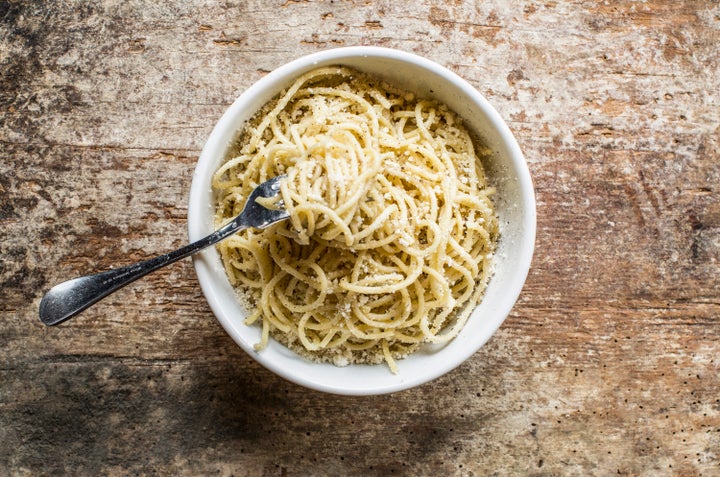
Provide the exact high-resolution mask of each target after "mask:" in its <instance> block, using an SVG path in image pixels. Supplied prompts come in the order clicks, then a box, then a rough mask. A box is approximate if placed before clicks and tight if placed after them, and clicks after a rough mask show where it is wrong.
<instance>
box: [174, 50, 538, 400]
mask: <svg viewBox="0 0 720 477" xmlns="http://www.w3.org/2000/svg"><path fill="white" fill-rule="evenodd" d="M349 50H353V49H352V48H350V49H339V50H330V51H329V52H324V53H323V54H316V55H311V57H306V58H302V59H300V60H296V61H295V62H292V63H289V64H288V65H285V66H283V67H280V68H278V69H277V70H275V71H273V72H272V73H270V74H269V75H268V76H266V77H265V78H264V79H263V80H261V81H260V82H258V83H256V84H255V85H254V86H253V87H251V88H250V89H248V90H247V91H246V92H245V93H244V94H243V95H242V96H241V97H240V98H238V100H237V101H236V102H235V103H234V104H233V105H232V106H231V107H230V108H229V109H228V111H227V112H226V114H225V115H224V116H223V117H222V118H221V120H220V121H219V122H218V125H217V126H216V128H215V129H214V130H213V133H212V134H211V137H210V138H209V139H208V142H207V144H206V147H205V148H204V149H203V152H202V154H201V157H200V161H199V163H198V168H197V171H196V175H195V177H194V179H193V189H192V190H191V207H190V211H189V217H188V222H189V228H190V236H191V237H190V238H191V240H196V239H198V238H201V237H202V236H204V235H206V234H208V233H210V232H211V231H212V229H213V224H212V215H213V213H214V210H213V209H214V198H213V194H212V190H211V189H210V183H211V178H212V173H213V172H214V171H215V170H216V169H217V168H218V167H219V166H220V164H221V163H222V161H223V160H224V158H225V156H226V154H227V152H228V149H229V147H230V146H231V143H232V141H233V139H234V138H235V137H236V134H237V131H238V130H239V129H240V128H241V127H242V126H243V125H244V123H245V121H247V120H248V119H249V118H250V117H251V116H252V114H253V112H254V111H256V110H258V109H259V108H260V107H262V106H263V105H264V104H265V103H266V102H267V101H269V100H270V99H272V98H273V97H274V96H275V95H276V94H277V92H278V91H280V90H281V89H283V88H285V87H286V86H288V85H289V84H290V83H291V82H292V81H293V80H294V79H295V78H296V77H297V76H299V75H301V74H303V73H304V72H306V71H309V70H311V69H314V68H317V67H320V66H327V65H337V64H341V65H346V66H349V67H353V68H356V69H358V70H361V71H365V72H367V73H370V74H374V75H377V76H380V77H382V78H384V79H386V80H387V81H389V82H391V83H392V84H395V85H396V86H398V87H400V88H403V89H407V90H411V91H414V92H416V94H418V95H420V96H423V97H431V98H434V99H436V100H438V101H440V102H443V103H445V104H446V105H448V107H449V108H450V109H452V110H453V111H455V112H456V113H458V114H459V115H460V116H461V117H462V118H463V120H464V121H465V124H466V126H467V127H468V128H469V129H470V130H471V131H472V132H474V133H475V134H477V135H478V136H479V137H480V138H481V139H482V140H483V141H484V142H485V143H486V145H487V146H488V147H489V148H490V149H491V150H492V151H493V155H492V157H490V158H489V162H488V164H486V167H487V168H488V172H489V174H490V177H491V181H492V183H493V184H494V185H495V186H496V187H497V189H498V193H497V196H496V209H497V211H498V215H499V216H500V219H501V222H502V229H501V231H502V237H501V241H500V244H499V249H498V253H497V256H496V273H495V276H494V277H493V278H492V280H491V282H490V284H489V286H488V289H487V292H486V295H485V299H484V300H483V302H482V303H481V305H480V306H479V307H478V308H477V309H476V310H475V311H474V312H473V315H472V317H471V319H470V320H469V321H468V323H467V325H466V326H465V328H464V330H463V331H462V332H461V333H460V335H459V336H458V337H456V338H455V339H454V340H452V341H451V342H450V343H448V344H447V345H446V346H445V347H444V348H443V349H442V351H441V353H442V358H440V359H438V358H439V357H438V356H436V355H434V354H432V353H431V352H429V350H426V351H425V352H423V351H420V352H418V353H415V354H413V355H411V356H410V357H408V358H406V359H404V360H401V361H400V362H399V368H400V372H399V374H397V375H393V374H392V373H390V372H389V370H388V369H387V367H386V366H362V365H351V366H348V367H345V368H339V367H336V366H334V365H332V364H327V363H322V364H320V363H311V362H309V361H307V360H306V359H304V358H301V357H299V356H297V355H295V354H294V353H293V352H291V351H289V350H288V349H287V348H285V347H284V346H282V345H280V344H279V343H277V342H275V341H274V340H271V342H270V344H269V346H268V348H267V349H265V350H263V351H261V352H256V351H255V350H254V349H253V345H254V344H255V343H257V342H259V340H260V331H259V329H258V328H257V327H248V326H245V325H244V324H243V318H244V316H245V310H243V309H242V308H241V306H240V305H239V303H238V301H237V299H236V295H235V291H234V290H233V288H232V287H231V286H230V284H229V282H228V280H227V278H226V276H225V272H224V270H223V268H222V263H221V261H220V257H219V254H218V253H217V251H216V250H215V249H214V248H210V249H206V250H205V251H204V252H203V253H202V254H199V255H197V256H196V257H195V265H196V270H197V273H198V277H199V279H200V282H201V286H202V289H203V293H204V294H205V295H206V297H207V299H208V302H209V303H210V306H211V307H212V309H213V312H214V313H215V315H216V316H217V317H218V320H219V321H220V322H221V324H222V325H223V327H224V328H225V330H226V331H227V332H228V334H230V336H231V337H232V338H233V339H234V340H235V341H236V342H237V343H238V345H240V346H241V347H242V348H243V349H244V350H245V351H246V352H248V353H249V354H251V355H252V356H253V357H254V358H255V359H256V360H257V361H258V362H260V363H261V364H262V365H263V366H265V367H267V368H268V369H270V370H272V371H274V372H275V373H277V374H279V375H280V376H283V377H285V378H286V379H288V380H290V381H293V382H296V383H298V384H301V385H304V386H307V387H310V388H314V389H319V390H323V391H327V392H334V393H342V394H379V393H384V392H392V391H397V390H400V389H406V388H409V387H412V386H415V385H418V384H421V383H423V382H426V381H429V380H431V379H434V378H436V377H438V376H440V375H442V374H444V373H445V372H447V371H449V370H451V369H453V368H454V367H456V366H457V365H459V364H460V363H461V362H462V361H464V360H465V359H466V358H467V357H469V356H470V355H472V354H473V353H474V352H475V351H477V349H479V348H480V347H481V346H482V344H484V343H485V342H486V341H487V340H488V339H489V338H490V336H492V334H493V333H494V332H495V330H496V329H497V328H498V327H499V326H500V324H501V323H502V321H503V320H504V319H505V317H506V316H507V314H508V313H509V311H510V309H511V308H512V305H513V304H514V302H515V300H516V298H517V294H519V291H520V288H521V287H522V283H523V282H524V279H525V274H526V268H527V267H526V266H525V267H524V268H525V270H523V264H524V261H527V263H529V259H528V258H527V256H526V253H525V252H522V253H518V251H520V249H521V248H522V244H523V241H525V242H526V241H527V236H525V237H524V236H523V232H524V231H525V230H523V229H524V228H525V225H527V224H528V223H529V220H528V219H529V217H527V212H526V208H527V204H526V203H524V202H523V195H522V190H521V187H522V185H523V184H521V182H520V181H519V180H518V179H517V177H518V176H521V177H522V176H523V174H522V172H523V171H522V170H521V169H522V167H525V166H524V160H523V158H522V154H521V153H520V151H519V149H518V148H517V144H516V143H515V140H514V138H513V137H512V135H511V134H510V132H509V130H508V129H507V126H505V124H504V123H503V122H502V120H501V119H500V118H499V116H498V115H497V113H496V112H495V111H494V110H493V109H492V107H491V106H490V105H489V104H487V102H486V101H485V100H484V98H482V96H481V95H480V94H479V93H477V91H475V90H474V89H473V88H472V87H470V86H469V85H468V84H467V83H465V82H464V81H463V80H460V79H459V78H458V77H456V76H455V75H454V74H453V73H450V72H449V71H448V70H446V69H444V68H442V67H440V66H438V65H436V64H435V63H432V62H429V61H427V60H424V59H422V58H419V57H415V56H414V55H408V54H404V53H401V52H395V51H394V50H384V49H373V48H370V49H365V50H363V51H364V53H365V54H363V55H357V54H356V52H353V51H349ZM468 97H469V98H471V100H470V101H469V100H468ZM508 158H510V159H508ZM533 210H534V206H533ZM202 211H206V213H204V214H203V213H202ZM533 226H534V222H533ZM532 238H533V239H534V229H533V237H532ZM525 245H526V244H525ZM518 269H520V270H522V273H521V275H520V276H518V275H517V274H513V273H507V272H506V271H507V270H518Z"/></svg>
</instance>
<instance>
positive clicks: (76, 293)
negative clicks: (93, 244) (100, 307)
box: [40, 176, 288, 326]
mask: <svg viewBox="0 0 720 477" xmlns="http://www.w3.org/2000/svg"><path fill="white" fill-rule="evenodd" d="M284 177H285V176H278V177H275V178H273V179H270V180H269V181H266V182H263V183H262V184H260V185H259V186H257V187H256V188H255V189H254V190H253V191H252V192H251V193H250V196H249V197H248V200H247V203H246V204H245V208H244V209H243V211H242V212H240V215H238V216H237V217H235V218H234V219H233V220H232V221H231V222H230V223H228V224H227V225H225V226H223V227H222V228H220V229H218V230H216V231H215V232H213V233H212V234H210V235H208V236H207V237H205V238H202V239H200V240H198V241H197V242H194V243H191V244H190V245H186V246H184V247H182V248H180V249H178V250H175V251H174V252H170V253H167V254H165V255H160V256H159V257H155V258H151V259H149V260H145V261H144V262H139V263H135V264H133V265H128V266H126V267H122V268H116V269H113V270H108V271H106V272H101V273H96V274H94V275H87V276H84V277H79V278H75V279H72V280H68V281H66V282H63V283H60V284H59V285H55V286H54V287H53V288H51V289H50V291H48V292H47V293H46V294H45V296H44V297H43V298H42V300H41V301H40V321H42V322H43V323H45V324H46V325H48V326H51V325H57V324H59V323H62V322H63V321H66V320H69V319H70V318H72V317H73V316H75V315H77V314H78V313H80V312H81V311H83V310H85V309H87V308H88V307H90V306H91V305H93V304H95V303H97V302H98V301H99V300H101V299H103V298H105V297H106V296H108V295H110V294H111V293H113V292H115V291H117V290H119V289H120V288H122V287H124V286H125V285H127V284H129V283H132V282H134V281H135V280H137V279H138V278H141V277H144V276H145V275H147V274H148V273H150V272H153V271H155V270H157V269H158V268H162V267H164V266H165V265H169V264H171V263H174V262H177V261H178V260H180V259H183V258H185V257H188V256H190V255H192V254H194V253H196V252H199V251H200V250H202V249H204V248H206V247H209V246H210V245H214V244H216V243H218V242H219V241H221V240H223V239H225V238H227V237H229V236H230V235H232V234H234V233H235V232H238V231H240V230H243V229H246V228H250V227H254V228H257V229H264V228H265V227H268V226H270V225H272V224H274V223H276V222H279V221H281V220H284V219H287V218H288V213H287V211H286V210H284V209H278V210H271V209H267V208H265V207H263V206H262V205H260V204H259V203H257V202H256V199H258V198H261V197H275V196H276V195H277V194H278V192H279V191H280V180H281V179H283V178H284Z"/></svg>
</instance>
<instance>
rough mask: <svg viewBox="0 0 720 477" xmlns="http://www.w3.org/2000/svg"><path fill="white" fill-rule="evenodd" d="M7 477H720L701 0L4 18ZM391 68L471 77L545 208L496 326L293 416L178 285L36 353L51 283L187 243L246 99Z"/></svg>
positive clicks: (1, 455) (1, 107) (112, 5)
mask: <svg viewBox="0 0 720 477" xmlns="http://www.w3.org/2000/svg"><path fill="white" fill-rule="evenodd" d="M0 22H1V23H0V220H1V221H2V223H1V226H0V253H1V256H0V260H1V261H0V282H1V283H2V288H1V290H0V313H1V317H2V318H1V319H0V475H61V474H71V475H102V474H118V475H126V474H133V473H137V474H161V475H168V474H172V475H180V474H187V475H213V474H218V475H249V476H254V475H291V476H292V475H295V476H304V475H358V476H359V475H363V476H364V475H468V476H469V475H476V476H479V475H652V476H661V475H692V476H699V475H704V476H709V475H720V276H719V272H720V269H719V262H720V200H719V199H718V188H719V182H720V154H719V153H718V147H719V146H720V93H719V91H720V79H719V78H720V66H719V65H720V6H719V4H718V2H717V1H710V0H708V1H686V2H675V1H659V0H648V1H646V2H631V1H625V0H621V1H613V2H604V3H600V2H597V3H595V2H579V1H546V2H542V1H519V2H504V1H499V0H493V1H488V2H460V1H455V2H445V1H431V0H419V1H404V2H392V1H387V0H366V1H355V2H346V1H335V2H332V1H331V2H314V1H303V2H299V1H287V2H283V1H281V2H277V1H269V2H266V1H264V0H263V1H258V0H255V1H248V2H233V1H228V2H217V3H216V2H210V1H205V2H183V1H171V2H155V1H143V0H129V1H111V0H105V1H101V0H98V1H94V2H84V1H83V2H81V1H62V2H61V1H50V2H34V1H26V2H14V1H11V2H2V3H0ZM348 45H382V46H389V47H395V48H399V49H403V50H407V51H412V52H416V53H419V54H422V55H424V56H426V57H428V58H430V59H432V60H435V61H437V62H439V63H441V64H444V65H446V66H448V67H449V68H450V69H452V70H454V71H456V72H457V73H459V74H460V75H462V76H464V77H465V78H466V79H468V80H469V81H470V82H471V83H472V84H473V85H474V86H476V87H477V88H478V90H479V91H481V92H482V93H483V94H484V95H485V96H486V97H487V98H488V99H489V100H490V101H491V102H492V103H493V104H494V105H495V107H496V108H497V109H498V110H499V111H500V113H501V114H502V116H503V117H505V118H506V119H507V121H508V123H509V125H510V127H511V129H512V130H513V131H514V133H515V134H516V136H517V138H518V141H519V142H520V145H521V147H522V149H523V151H524V152H525V154H526V156H527V160H528V163H529V165H530V169H531V172H532V175H533V178H534V181H535V185H536V188H537V198H538V205H539V209H538V213H539V218H538V227H539V228H538V238H537V251H536V255H535V259H534V262H533V268H532V271H531V273H530V276H529V278H528V281H527V284H526V287H525V289H524V292H523V294H522V297H521V299H520V301H519V303H518V304H517V306H516V307H515V309H514V310H513V312H512V314H511V315H510V317H509V318H508V319H507V321H506V322H505V324H504V325H503V327H502V328H501V329H500V331H499V332H498V333H497V335H496V336H495V337H493V339H492V340H491V341H490V343H489V344H488V345H487V346H486V347H485V348H483V349H482V350H481V351H480V352H478V353H477V354H476V355H475V356H473V358H472V359H470V360H469V361H468V362H467V363H465V364H464V365H462V366H461V367H460V368H458V369H457V370H455V371H453V372H451V373H450V374H448V375H447V376H445V377H443V378H441V379H439V380H437V381H435V382H433V383H430V384H427V385H425V386H422V387H420V388H417V389H414V390H410V391H406V392H401V393H397V394H394V395H390V396H381V397H370V398H348V397H337V396H330V395H324V394H320V393H315V392H310V391H307V390H305V389H302V388H299V387H297V386H295V385H292V384H289V383H287V382H285V381H283V380H282V379H280V378H278V377H276V376H275V375H273V374H271V373H269V372H267V371H265V370H264V369H262V368H261V367H259V365H257V364H256V363H255V362H254V361H253V360H252V359H250V358H249V357H247V356H246V355H244V354H243V353H242V352H241V351H240V350H239V349H238V348H237V347H236V346H235V345H234V344H233V342H232V341H231V340H230V338H229V337H227V335H226V334H225V333H224V332H223V330H222V329H221V327H220V326H219V324H218V323H217V322H216V320H215V319H214V317H213V315H212V313H211V312H210V310H209V308H208V306H207V305H206V303H205V301H204V299H203V297H202V295H201V293H200V291H199V289H198V286H197V282H196V279H195V276H194V272H193V269H192V266H191V263H190V262H189V261H185V262H183V263H178V264H176V265H175V266H173V267H172V268H169V269H166V270H163V271H161V272H159V273H157V274H155V275H152V276H150V277H148V278H147V279H146V280H143V281H141V282H138V283H137V284H135V285H133V286H131V287H128V288H126V289H124V290H122V291H121V292H119V293H117V294H116V295H113V296H112V297H110V298H108V299H107V300H105V301H104V302H103V303H102V304H101V305H99V306H96V307H94V308H92V309H90V310H88V311H87V312H86V313H85V314H84V315H82V317H80V318H78V319H76V320H74V321H71V322H68V323H67V324H65V325H63V326H60V327H56V328H52V329H48V328H44V327H43V326H42V325H41V324H40V323H39V321H38V319H37V307H38V303H39V300H40V297H41V295H42V293H43V291H45V290H46V289H47V288H48V287H49V286H51V285H52V284H54V283H55V282H58V281H60V280H62V279H65V278H69V277H72V276H75V275H78V274H83V273H86V272H88V271H93V270H98V269H103V268H106V267H110V266H113V265H117V264H122V263H128V262H129V261H133V260H137V259H141V258H145V257H148V256H151V255H153V254H156V253H160V252H164V251H166V250H168V249H171V248H172V247H174V246H177V245H180V244H183V243H184V242H185V240H186V229H185V220H186V213H187V207H186V203H187V199H188V191H189V186H190V181H191V176H192V172H193V168H194V164H195V161H196V160H197V157H198V155H199V152H200V149H201V147H202V145H203V142H204V140H205V138H206V137H207V136H208V134H209V132H210V130H211V128H212V127H213V125H214V123H215V121H216V120H217V119H218V118H219V116H220V115H221V113H222V112H223V110H224V109H225V108H226V107H227V106H228V105H229V104H230V103H231V102H232V101H233V99H234V98H235V97H236V96H237V95H238V94H240V92H242V91H243V90H244V89H245V88H247V87H248V86H249V85H250V84H252V83H253V82H254V81H256V80H257V79H259V78H261V77H262V76H263V75H264V74H266V73H267V72H268V71H270V70H272V69H273V68H275V67H277V66H279V65H280V64H282V63H284V62H286V61H288V60H291V59H293V58H296V57H297V56H300V55H302V54H305V53H310V52H314V51H318V50H321V49H325V48H331V47H336V46H348Z"/></svg>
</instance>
